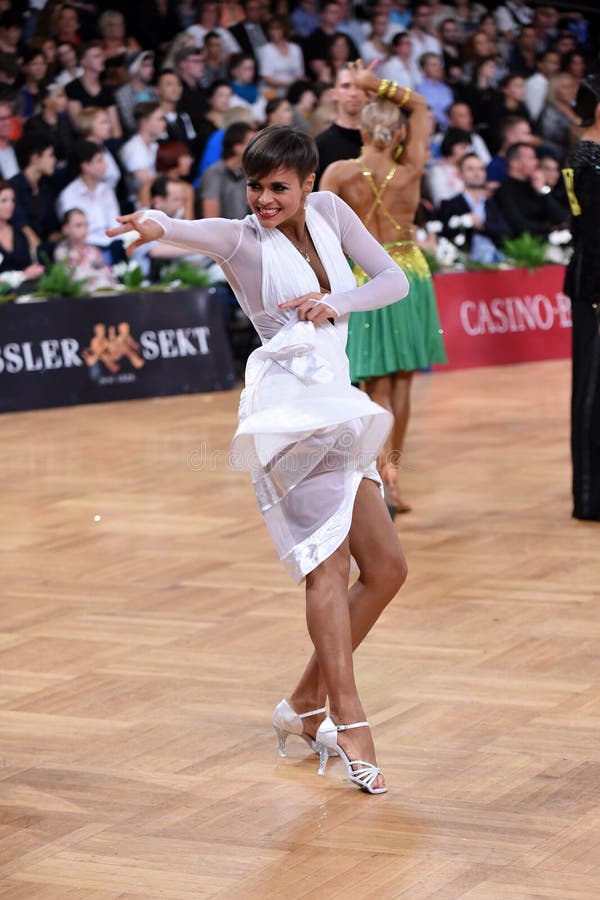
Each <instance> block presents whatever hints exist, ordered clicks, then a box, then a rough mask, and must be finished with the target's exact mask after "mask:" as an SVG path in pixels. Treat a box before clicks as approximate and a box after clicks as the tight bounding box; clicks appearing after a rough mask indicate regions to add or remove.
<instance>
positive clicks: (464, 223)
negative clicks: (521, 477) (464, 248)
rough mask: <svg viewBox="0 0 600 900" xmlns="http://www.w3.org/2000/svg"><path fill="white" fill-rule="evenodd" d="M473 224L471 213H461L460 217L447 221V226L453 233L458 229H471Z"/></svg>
mask: <svg viewBox="0 0 600 900" xmlns="http://www.w3.org/2000/svg"><path fill="white" fill-rule="evenodd" d="M473 224H474V221H473V215H472V213H463V215H462V216H451V217H450V219H449V221H448V225H449V227H450V228H452V230H453V231H456V230H457V229H459V228H472V227H473ZM463 243H464V241H463Z"/></svg>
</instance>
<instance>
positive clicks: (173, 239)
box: [106, 209, 241, 262]
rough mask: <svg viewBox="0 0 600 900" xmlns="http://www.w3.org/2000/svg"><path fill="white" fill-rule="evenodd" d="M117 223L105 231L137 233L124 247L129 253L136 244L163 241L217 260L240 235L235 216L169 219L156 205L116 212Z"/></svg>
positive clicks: (232, 248) (230, 251)
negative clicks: (225, 217)
mask: <svg viewBox="0 0 600 900" xmlns="http://www.w3.org/2000/svg"><path fill="white" fill-rule="evenodd" d="M117 221H118V222H119V223H120V224H119V225H117V226H115V227H114V228H110V229H109V230H108V231H107V232H106V233H107V235H108V236H109V237H112V238H115V237H119V236H120V235H122V234H127V233H128V232H132V231H134V232H137V233H138V235H139V237H138V238H136V240H135V241H133V242H132V243H131V244H130V245H129V247H128V248H127V253H128V254H129V255H131V254H132V253H133V251H134V250H135V249H136V247H141V246H142V245H143V244H147V243H149V242H150V241H165V242H166V243H168V244H174V245H175V246H176V247H183V248H184V249H186V250H193V251H195V252H196V253H204V254H206V256H210V257H212V259H216V260H217V261H219V262H222V261H223V260H226V259H229V258H230V257H231V256H232V254H233V253H234V251H235V249H236V247H237V246H238V244H239V241H240V238H241V221H240V220H238V219H195V220H192V221H189V220H186V219H171V218H170V217H169V216H167V215H166V214H165V213H164V212H161V211H160V210H158V209H146V210H143V211H140V212H135V213H131V214H130V215H127V216H119V217H118V219H117Z"/></svg>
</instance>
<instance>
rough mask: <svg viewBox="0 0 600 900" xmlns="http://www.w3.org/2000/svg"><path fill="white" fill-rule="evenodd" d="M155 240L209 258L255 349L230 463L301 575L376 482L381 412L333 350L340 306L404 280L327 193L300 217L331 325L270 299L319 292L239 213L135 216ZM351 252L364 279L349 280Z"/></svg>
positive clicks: (401, 290) (386, 291)
mask: <svg viewBox="0 0 600 900" xmlns="http://www.w3.org/2000/svg"><path fill="white" fill-rule="evenodd" d="M144 215H145V217H147V218H151V219H152V220H153V221H155V222H157V223H158V224H160V226H161V227H162V228H163V231H164V236H163V240H165V241H167V242H168V243H171V244H175V245H177V246H179V247H185V248H190V249H193V250H196V251H200V252H202V253H204V254H206V255H207V256H210V257H212V258H213V259H214V260H216V262H217V263H219V265H220V266H221V268H222V270H223V272H224V274H225V276H226V278H227V280H228V282H229V283H230V285H231V287H232V289H233V291H234V293H235V295H236V297H237V300H238V302H239V304H240V306H241V307H242V309H243V310H244V312H245V313H246V315H247V316H248V317H249V318H250V320H251V321H252V323H253V325H254V327H255V328H256V330H257V332H258V334H259V336H260V338H261V341H262V346H261V347H259V348H258V349H257V350H255V351H254V352H253V353H252V354H251V356H250V357H249V359H248V363H247V367H246V384H245V388H244V390H243V392H242V396H241V399H240V407H239V426H238V429H237V431H236V433H235V436H234V438H233V443H232V453H231V463H232V467H233V468H235V469H244V470H247V471H250V473H251V475H252V481H253V484H254V490H255V493H256V497H257V500H258V504H259V507H260V509H261V511H262V513H263V515H264V518H265V521H266V524H267V527H268V529H269V531H270V533H271V537H272V538H273V542H274V543H275V547H276V549H277V551H278V553H279V556H280V559H281V561H282V562H283V563H284V565H285V567H286V568H287V570H288V571H289V573H290V575H291V576H292V578H293V579H294V580H295V581H297V582H300V581H302V579H303V578H304V577H305V576H306V575H307V574H308V573H309V572H311V571H312V570H313V569H314V568H316V566H318V565H319V564H320V563H321V562H323V560H325V559H327V557H329V556H330V555H331V554H332V553H333V552H334V550H336V549H337V548H338V547H339V546H340V545H341V544H342V543H343V541H344V539H345V538H346V536H347V535H348V532H349V531H350V525H351V521H352V511H353V507H354V500H355V497H356V492H357V490H358V486H359V484H360V482H361V480H362V479H363V478H371V479H373V480H374V481H377V482H378V483H379V484H380V483H381V482H380V479H379V476H378V474H377V469H376V467H375V460H376V457H377V453H378V451H379V448H380V447H381V445H382V443H383V442H384V440H385V438H386V437H387V435H388V433H389V431H390V428H391V425H392V416H391V414H390V413H389V412H387V410H385V409H383V408H382V407H381V406H378V405H377V404H376V403H373V402H372V401H371V400H370V399H369V397H368V396H367V394H365V393H363V392H362V391H359V390H358V389H357V388H354V387H352V385H351V384H350V375H349V368H348V359H347V357H346V353H345V345H346V336H347V330H348V316H349V314H350V312H351V311H362V310H369V309H377V308H378V307H381V306H386V305H388V304H390V303H395V302H396V301H397V300H398V299H399V298H401V297H405V296H406V294H407V293H408V281H407V279H406V277H405V275H404V273H403V272H402V270H401V269H400V268H399V267H398V266H397V265H396V263H394V261H393V260H392V259H391V257H390V256H388V254H387V253H386V252H385V250H383V248H382V247H381V245H380V244H379V243H378V242H377V241H376V240H375V238H373V237H372V236H371V235H370V234H369V232H368V231H367V230H366V228H365V227H364V225H363V224H362V222H361V221H360V219H359V218H358V216H356V214H355V213H354V212H353V211H352V210H351V209H350V207H349V206H348V205H347V204H346V203H344V201H343V200H341V199H340V198H339V197H337V196H336V195H335V194H332V193H330V192H328V191H320V192H318V193H314V194H310V195H309V197H308V199H307V208H306V225H307V228H308V231H309V233H310V236H311V238H312V241H313V243H314V245H315V248H316V250H317V253H318V254H319V258H320V260H321V262H322V264H323V267H324V269H325V271H326V273H327V275H328V277H329V283H330V287H331V294H330V295H329V296H328V297H327V305H328V306H330V307H331V309H333V310H334V311H335V312H336V318H335V319H334V320H333V321H334V324H325V325H323V326H320V327H317V328H315V326H314V325H313V324H312V323H310V322H301V321H300V320H299V319H298V315H297V312H296V310H282V309H280V308H279V304H280V303H283V302H285V301H286V300H293V299H295V298H297V297H301V296H302V295H304V294H307V293H309V292H311V291H317V292H322V289H320V287H319V284H318V281H317V276H316V275H315V273H314V271H313V269H312V268H311V266H310V265H309V264H308V262H307V261H306V259H305V258H304V256H303V255H302V254H301V253H300V252H299V251H298V250H297V249H296V248H295V247H294V245H293V244H292V243H291V241H289V240H288V239H287V238H286V237H285V235H283V234H282V232H281V231H279V230H278V229H277V228H265V227H263V226H262V225H261V224H260V222H258V220H257V218H256V216H254V215H249V216H247V217H246V218H245V219H242V220H238V219H203V220H199V221H183V220H180V219H170V218H168V217H167V216H166V215H165V214H164V213H161V212H157V211H155V210H149V211H148V212H146V213H145V214H144ZM348 257H350V258H352V259H353V260H354V261H355V262H356V263H357V264H358V265H360V266H361V268H362V269H364V271H365V272H366V273H367V274H368V275H369V277H370V281H369V282H368V283H367V284H365V285H363V286H362V287H360V288H359V287H357V286H356V282H355V280H354V276H353V274H352V271H351V269H350V267H349V265H348V259H347V258H348Z"/></svg>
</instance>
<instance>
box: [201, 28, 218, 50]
mask: <svg viewBox="0 0 600 900" xmlns="http://www.w3.org/2000/svg"><path fill="white" fill-rule="evenodd" d="M214 38H218V39H219V40H222V38H221V35H220V34H219V32H218V31H207V32H206V34H205V35H204V39H203V41H202V44H203V46H204V47H206V42H207V41H211V40H213V39H214Z"/></svg>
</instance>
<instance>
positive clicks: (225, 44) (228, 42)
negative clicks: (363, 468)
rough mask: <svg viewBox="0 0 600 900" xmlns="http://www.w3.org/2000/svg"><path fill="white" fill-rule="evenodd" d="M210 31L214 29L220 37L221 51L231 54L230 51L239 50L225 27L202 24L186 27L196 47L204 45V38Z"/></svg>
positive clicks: (235, 51) (238, 46)
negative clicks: (206, 26)
mask: <svg viewBox="0 0 600 900" xmlns="http://www.w3.org/2000/svg"><path fill="white" fill-rule="evenodd" d="M209 30H210V31H215V32H216V33H217V34H218V35H219V37H220V38H221V46H222V48H223V53H226V54H227V55H228V56H231V54H232V53H239V52H240V45H239V44H238V42H237V41H236V39H235V38H234V36H233V35H232V33H231V32H230V31H228V30H227V29H226V28H221V27H219V28H211V29H208V28H203V27H202V25H190V27H189V28H186V34H191V35H192V37H193V38H194V40H195V41H196V44H197V46H198V47H203V46H204V38H205V37H206V35H207V34H208V32H209Z"/></svg>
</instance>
